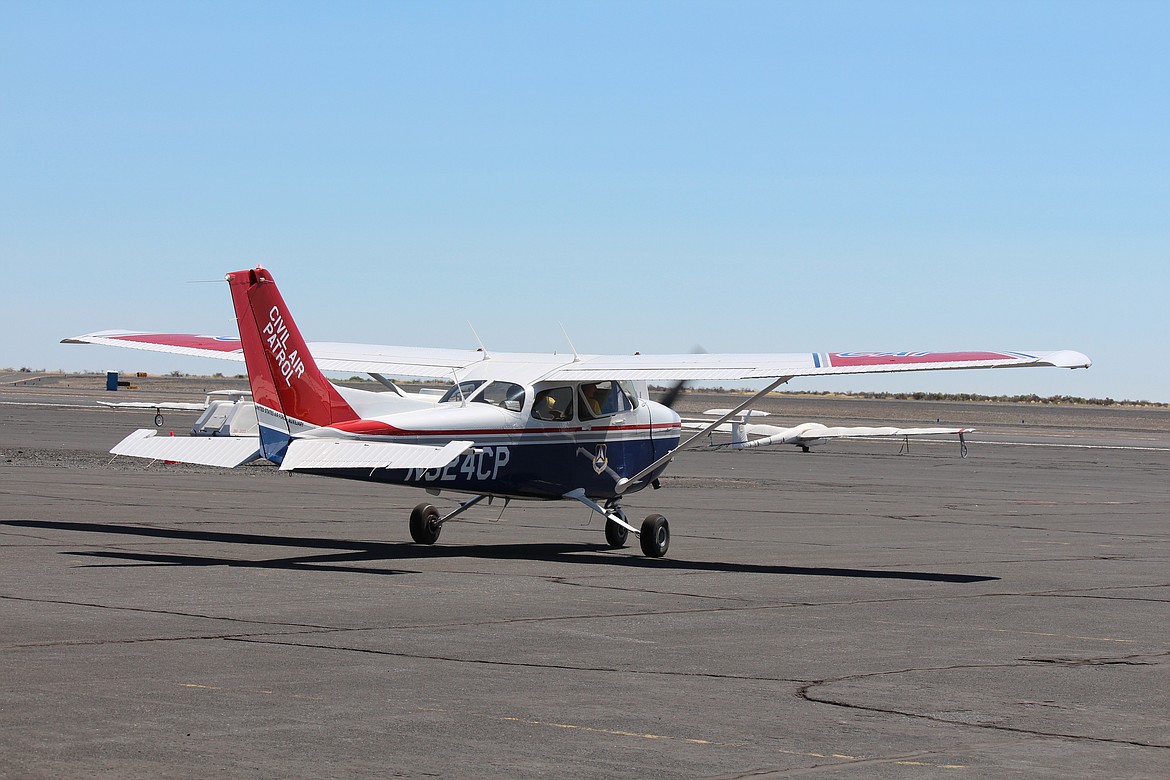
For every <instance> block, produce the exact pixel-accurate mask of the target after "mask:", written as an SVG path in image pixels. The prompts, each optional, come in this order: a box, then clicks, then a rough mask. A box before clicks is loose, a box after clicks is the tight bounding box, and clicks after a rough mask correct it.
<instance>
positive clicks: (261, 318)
mask: <svg viewBox="0 0 1170 780" xmlns="http://www.w3.org/2000/svg"><path fill="white" fill-rule="evenodd" d="M227 281H228V285H229V286H230V288H231V291H232V303H233V304H234V305H235V309H236V322H237V324H238V325H239V328H240V341H241V343H242V345H243V348H244V362H245V364H246V365H247V367H248V381H249V383H250V384H251V385H252V400H253V401H254V402H255V403H256V418H257V420H258V421H259V423H260V442H261V447H262V450H263V453H264V457H266V458H268V459H269V460H271V461H274V462H276V463H280V462H281V461H282V460H283V459H284V452H285V450H286V449H287V448H288V442H289V439H290V438H291V437H292V436H293V435H294V434H297V433H300V432H301V431H305V430H309V429H310V428H316V427H321V426H325V425H332V424H333V423H339V422H344V421H346V420H356V419H358V415H357V413H356V412H354V410H353V409H352V408H351V407H350V405H349V404H348V403H346V402H345V399H343V398H342V397H341V395H340V394H339V393H338V392H337V388H335V387H334V386H333V385H332V384H330V382H329V380H328V379H326V378H325V375H324V374H322V373H321V371H320V369H318V368H317V364H316V362H315V361H314V360H313V356H312V355H310V354H309V350H308V348H306V346H305V340H304V339H303V338H302V337H301V332H300V330H299V329H298V328H297V326H296V323H295V322H293V319H292V317H291V316H290V315H289V312H288V307H287V306H286V305H285V302H284V298H282V297H281V295H280V291H279V290H277V289H276V282H275V281H274V280H273V278H272V274H270V273H269V272H268V271H267V270H266V269H264V268H261V267H259V266H257V267H256V268H254V269H252V270H250V271H233V272H232V273H229V274H228V275H227Z"/></svg>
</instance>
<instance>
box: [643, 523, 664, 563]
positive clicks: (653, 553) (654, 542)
mask: <svg viewBox="0 0 1170 780" xmlns="http://www.w3.org/2000/svg"><path fill="white" fill-rule="evenodd" d="M641 542H642V552H643V553H644V554H645V555H646V556H647V557H648V558H661V557H662V556H663V555H666V550H667V548H668V547H670V523H668V522H666V518H665V517H663V516H662V515H650V516H649V517H647V518H646V519H645V520H643V521H642V538H641Z"/></svg>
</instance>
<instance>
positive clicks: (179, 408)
mask: <svg viewBox="0 0 1170 780" xmlns="http://www.w3.org/2000/svg"><path fill="white" fill-rule="evenodd" d="M98 405H100V406H108V407H110V408H111V409H155V410H158V411H160V412H202V411H205V410H206V409H207V404H189V403H183V402H180V401H163V402H160V403H157V404H152V403H151V402H150V401H122V402H120V403H119V402H116V401H98Z"/></svg>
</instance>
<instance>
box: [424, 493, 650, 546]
mask: <svg viewBox="0 0 1170 780" xmlns="http://www.w3.org/2000/svg"><path fill="white" fill-rule="evenodd" d="M575 492H576V491H574V493H575ZM485 498H487V496H476V497H475V498H472V499H470V500H469V501H466V502H464V503H462V504H460V505H459V508H458V509H456V510H455V511H453V512H450V513H448V514H446V515H441V514H440V513H439V510H438V509H436V508H435V507H434V505H432V504H419V505H418V506H416V507H415V508H414V510H413V511H412V512H411V513H410V538H411V539H413V540H414V541H415V542H416V543H418V544H434V543H435V542H437V541H439V534H440V533H441V532H442V530H443V524H444V523H446V522H447V521H448V520H450V519H451V518H453V517H455V516H456V515H458V514H461V513H462V512H464V511H466V510H468V509H470V508H471V507H473V506H475V505H476V504H478V503H479V502H480V501H482V500H483V499H485ZM566 498H574V499H576V500H578V501H581V502H582V503H583V504H585V505H586V506H589V507H590V508H592V509H593V510H594V511H597V512H601V513H602V514H603V515H605V542H606V544H608V545H609V546H610V547H614V548H618V547H625V546H626V540H627V539H628V538H629V535H630V531H631V530H634V533H636V534H637V535H638V542H639V544H640V545H641V547H642V553H643V554H644V555H646V557H648V558H661V557H662V556H664V555H666V551H667V549H668V548H669V547H670V523H668V522H666V518H665V517H663V516H662V515H658V514H654V515H649V516H648V517H647V518H646V519H645V520H643V521H642V527H641V529H634V527H633V526H632V525H631V524H630V522H629V520H627V519H626V513H625V512H624V511H623V510H622V508H621V506H619V505H618V504H617V503H616V502H611V503H607V504H606V506H604V507H602V506H600V505H599V504H597V503H596V502H594V501H593V500H592V499H588V498H585V496H584V491H581V494H580V495H575V494H570V495H568V496H566ZM618 520H620V521H621V522H618Z"/></svg>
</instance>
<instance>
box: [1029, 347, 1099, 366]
mask: <svg viewBox="0 0 1170 780" xmlns="http://www.w3.org/2000/svg"><path fill="white" fill-rule="evenodd" d="M1041 362H1042V363H1047V364H1048V365H1050V366H1055V367H1056V368H1089V367H1090V366H1092V365H1093V361H1092V360H1090V359H1089V356H1088V355H1085V354H1083V353H1080V352H1077V351H1075V350H1071V349H1062V350H1060V351H1058V352H1051V353H1049V354H1047V355H1045V356H1044V358H1043V360H1042V361H1041Z"/></svg>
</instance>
